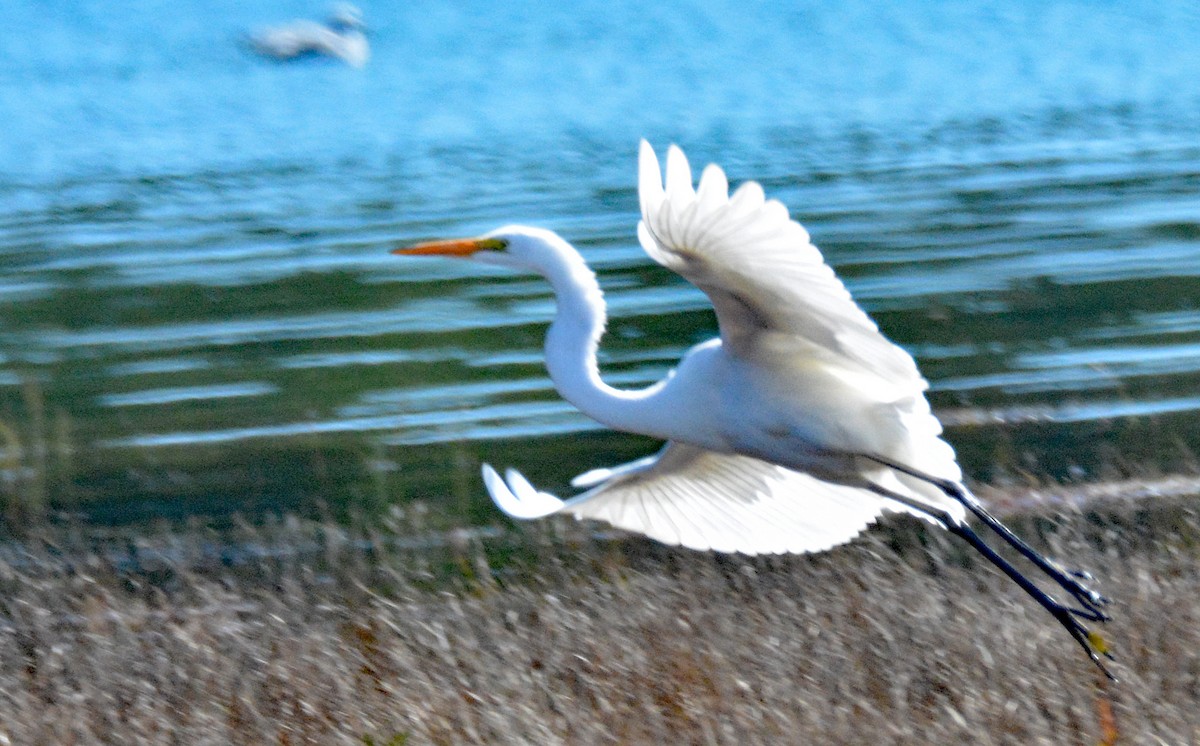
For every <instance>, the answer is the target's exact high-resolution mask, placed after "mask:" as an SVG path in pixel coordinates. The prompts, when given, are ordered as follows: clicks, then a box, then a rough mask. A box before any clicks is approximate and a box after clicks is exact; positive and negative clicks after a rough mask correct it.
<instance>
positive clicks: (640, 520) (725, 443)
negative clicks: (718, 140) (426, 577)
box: [396, 141, 1108, 673]
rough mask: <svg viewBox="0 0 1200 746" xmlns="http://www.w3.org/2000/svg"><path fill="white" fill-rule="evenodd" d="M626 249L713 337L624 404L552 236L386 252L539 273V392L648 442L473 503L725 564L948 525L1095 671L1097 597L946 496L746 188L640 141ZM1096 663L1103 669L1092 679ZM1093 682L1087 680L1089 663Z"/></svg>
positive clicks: (921, 412) (914, 411) (948, 464)
mask: <svg viewBox="0 0 1200 746" xmlns="http://www.w3.org/2000/svg"><path fill="white" fill-rule="evenodd" d="M638 195H639V201H640V206H641V213H642V219H641V221H640V222H639V224H638V238H639V239H640V241H641V244H642V247H643V248H644V249H645V250H646V253H647V254H648V255H649V256H650V257H651V258H652V259H654V260H655V261H656V262H658V263H659V264H662V265H663V266H665V267H667V268H669V269H671V270H674V271H675V272H678V273H679V274H680V275H682V276H683V277H685V278H686V279H687V280H688V281H690V282H691V283H692V284H694V285H695V286H696V287H698V288H700V289H701V290H702V291H704V293H705V294H706V295H707V296H708V298H709V299H710V301H711V302H712V304H713V308H714V309H715V310H716V313H717V323H718V326H719V330H720V335H719V337H718V338H717V339H713V340H710V341H709V342H706V343H703V344H700V345H697V346H696V347H694V348H692V349H691V350H690V351H689V352H688V353H687V354H686V355H685V356H684V358H683V359H682V360H681V361H680V363H679V366H678V368H677V369H676V371H674V373H673V374H671V375H669V376H668V377H667V378H665V379H664V380H662V381H660V382H659V383H657V384H654V385H653V386H650V387H649V388H646V389H642V390H638V391H626V390H620V389H615V388H613V387H611V386H609V385H607V384H606V383H604V381H603V380H602V379H601V377H600V374H599V369H598V366H597V363H596V350H597V346H598V344H599V340H600V337H601V335H602V334H603V331H604V324H605V307H604V301H603V295H602V293H601V291H600V286H599V284H598V283H597V281H596V277H595V274H594V273H593V272H592V271H591V270H590V269H589V268H588V266H587V264H586V263H585V262H584V260H583V258H582V257H581V256H580V254H579V253H578V252H577V251H576V250H575V249H574V248H573V247H572V246H571V245H570V244H568V243H567V242H566V241H565V240H563V239H562V238H561V237H560V236H558V235H557V234H555V233H553V232H551V231H548V230H544V229H539V228H530V227H527V226H506V227H503V228H500V229H498V230H496V231H492V232H491V233H489V234H487V235H485V236H483V237H480V238H475V239H459V240H452V241H435V242H430V243H425V244H419V245H416V246H411V247H407V248H404V249H398V250H396V253H400V254H407V255H444V256H458V257H467V258H471V259H474V260H478V261H484V262H489V263H492V264H499V265H503V266H507V267H511V268H514V269H519V270H525V271H533V272H536V273H538V274H540V275H542V276H543V277H545V278H546V279H547V280H548V281H549V282H550V284H551V286H552V287H553V289H554V292H555V295H556V298H557V301H558V307H557V311H556V314H555V319H554V321H553V322H552V323H551V325H550V328H549V330H548V332H547V335H546V367H547V370H548V371H549V373H550V376H551V379H552V380H553V381H554V383H555V386H556V387H557V388H558V390H559V392H560V393H561V394H562V395H563V396H564V397H565V398H566V399H568V400H569V401H571V402H572V403H573V404H575V405H576V406H577V407H579V408H580V409H581V410H582V411H583V412H585V413H586V414H588V415H589V416H591V417H593V418H594V419H596V420H598V421H600V422H601V423H604V424H606V425H608V426H610V427H613V428H615V429H619V430H626V431H629V432H636V433H642V434H645V435H650V436H653V437H657V438H660V439H662V440H665V441H667V443H666V445H665V447H664V448H663V449H662V450H661V451H660V452H659V453H658V454H656V455H655V456H650V457H646V458H643V459H639V460H638V461H635V462H632V463H630V464H625V465H623V466H619V467H615V468H612V469H597V470H593V471H591V472H587V473H585V474H583V475H581V476H580V477H578V478H576V480H575V482H574V484H575V486H576V487H581V488H585V491H584V492H582V493H580V494H578V495H576V496H574V497H572V498H569V499H567V500H561V499H559V498H558V497H556V496H554V495H551V494H548V493H546V492H542V491H539V490H537V489H536V488H535V487H533V486H532V485H531V484H530V483H529V482H528V480H526V479H525V478H524V477H523V476H522V475H521V474H520V473H518V472H516V471H514V470H508V471H507V472H506V473H505V475H504V476H503V477H501V475H500V474H498V473H497V472H496V471H495V470H494V469H492V468H491V467H490V466H484V468H483V477H484V482H485V484H486V486H487V489H488V491H489V493H490V494H491V496H492V499H493V500H494V501H495V502H496V504H497V506H499V507H500V509H501V510H503V511H504V512H505V513H507V514H508V515H510V516H512V517H514V518H521V519H532V518H538V517H542V516H546V515H549V514H552V513H559V512H565V513H569V514H572V515H574V516H575V517H577V518H591V519H597V520H602V521H605V522H607V523H610V524H612V525H614V526H618V527H620V528H623V529H627V530H630V531H636V532H638V533H642V534H645V535H647V536H650V537H652V538H654V539H657V540H659V541H662V542H665V543H668V544H679V545H683V546H686V547H690V548H693V549H702V550H715V551H721V552H742V553H745V554H763V553H784V552H815V551H822V550H825V549H829V548H830V547H833V546H836V545H838V544H841V543H844V542H846V541H849V540H850V539H852V538H854V537H855V536H856V535H858V533H860V532H861V531H862V530H863V528H865V527H866V526H867V525H869V524H870V523H871V522H872V521H874V520H876V519H877V518H878V517H879V516H880V515H881V514H882V513H884V512H906V513H910V514H912V515H915V516H917V517H919V518H922V519H924V520H927V521H930V522H932V523H934V524H936V525H939V526H942V527H944V528H946V529H947V530H950V531H952V532H953V533H955V534H956V535H958V536H961V537H962V538H964V539H965V540H967V541H968V542H970V543H971V545H972V546H973V547H975V548H976V549H977V550H978V551H980V552H981V553H982V554H983V555H984V556H985V557H986V558H987V559H988V560H989V561H991V562H992V563H993V564H995V565H996V566H997V567H998V568H999V569H1000V570H1001V571H1003V572H1004V573H1005V574H1007V575H1008V576H1009V577H1011V578H1012V579H1013V580H1014V581H1016V582H1017V583H1018V585H1020V586H1021V587H1022V589H1024V590H1025V591H1026V592H1027V593H1029V594H1030V595H1031V596H1032V597H1033V598H1034V599H1035V600H1036V601H1037V602H1038V603H1039V604H1041V605H1042V606H1043V607H1044V608H1045V609H1046V610H1047V611H1049V612H1050V613H1051V614H1052V615H1054V617H1055V618H1056V619H1057V620H1058V621H1059V622H1060V623H1061V624H1062V625H1063V626H1064V627H1065V628H1066V629H1067V630H1068V631H1069V632H1070V633H1071V635H1072V637H1074V639H1075V640H1076V641H1077V642H1078V643H1079V644H1080V645H1081V646H1082V647H1083V648H1084V650H1086V651H1087V653H1088V655H1089V656H1090V657H1091V658H1092V660H1094V661H1096V662H1097V663H1098V664H1100V660H1099V657H1098V654H1099V653H1104V652H1105V646H1104V644H1103V641H1102V640H1101V639H1100V638H1099V636H1098V635H1096V633H1094V632H1092V631H1090V630H1089V629H1088V628H1087V627H1086V626H1085V625H1084V624H1083V622H1082V621H1080V620H1081V619H1083V620H1091V621H1105V620H1107V619H1108V617H1107V615H1106V614H1104V612H1103V611H1102V610H1101V608H1100V607H1101V606H1102V605H1103V604H1104V603H1105V602H1106V599H1104V598H1103V597H1102V596H1100V595H1099V594H1097V593H1096V592H1095V591H1092V590H1091V589H1089V588H1088V587H1087V586H1085V585H1084V584H1083V582H1082V580H1083V579H1084V576H1083V575H1082V574H1077V573H1068V572H1065V571H1063V570H1062V569H1061V568H1059V567H1058V566H1057V565H1056V564H1055V563H1053V562H1051V561H1050V560H1048V559H1046V558H1044V557H1042V556H1041V555H1040V554H1038V553H1037V552H1036V551H1034V550H1033V549H1032V548H1030V547H1029V546H1028V545H1027V544H1025V543H1024V542H1023V541H1021V540H1020V538H1018V537H1017V536H1016V535H1015V534H1013V533H1012V532H1011V531H1009V530H1008V529H1007V528H1006V527H1004V526H1003V524H1001V523H1000V522H999V521H997V520H996V519H995V518H994V517H992V516H991V515H990V514H989V513H988V512H987V511H986V510H984V508H983V507H982V506H981V505H980V504H979V502H978V501H977V500H976V499H975V498H974V496H972V495H971V493H970V492H969V491H968V490H967V489H966V487H965V486H963V484H962V474H961V471H960V470H959V467H958V465H957V463H956V461H955V457H954V451H953V449H952V448H951V447H950V446H949V444H947V443H946V442H945V441H944V440H943V439H942V438H941V432H942V428H941V424H940V423H939V422H938V420H937V418H936V417H934V416H933V413H932V412H931V411H930V408H929V403H928V401H927V400H926V398H925V390H926V389H927V388H928V384H927V383H926V381H925V379H924V378H922V377H921V374H920V373H919V372H918V370H917V366H916V363H915V362H914V361H913V359H912V357H911V356H910V355H909V354H908V353H907V352H905V351H904V350H903V349H901V348H900V347H898V346H897V345H895V344H893V343H892V342H891V341H889V340H888V339H887V338H886V337H884V336H883V334H881V333H880V332H879V329H878V327H876V325H875V323H874V322H873V321H871V319H870V317H868V316H867V314H866V313H865V312H864V311H863V310H862V309H861V308H859V306H858V305H857V304H856V303H855V302H854V300H853V299H852V298H851V296H850V293H849V292H848V291H847V290H846V287H845V286H844V285H843V284H842V282H841V281H840V280H839V279H838V278H837V276H836V275H835V274H834V272H833V270H832V269H831V268H830V267H829V265H828V264H826V263H825V260H824V258H823V257H822V255H821V252H820V251H819V250H818V249H817V247H816V246H814V245H813V244H812V242H811V241H810V239H809V235H808V232H807V231H805V229H804V228H803V227H802V226H801V225H800V224H799V223H797V222H796V221H794V220H792V219H791V218H790V217H789V216H788V211H787V208H785V207H784V206H783V205H782V204H781V203H779V202H777V201H775V200H769V199H766V197H765V195H764V193H763V190H762V188H761V187H760V186H759V185H758V184H756V183H754V182H746V183H744V184H742V185H741V186H740V187H739V188H738V189H737V190H736V191H734V193H733V194H732V195H730V194H729V186H728V182H727V180H726V178H725V174H724V173H723V172H722V171H721V169H720V168H718V167H717V166H715V165H710V166H708V167H707V168H705V169H704V172H703V173H702V175H701V177H700V182H699V185H698V186H693V181H692V174H691V169H690V167H689V166H688V162H687V159H686V158H685V157H684V155H683V152H682V151H681V150H679V148H677V147H675V146H672V147H671V148H670V149H669V150H668V152H667V162H666V177H665V181H664V179H663V175H662V172H661V170H660V164H659V162H658V159H657V157H656V156H655V154H654V151H653V149H652V148H651V147H650V146H649V144H648V143H646V142H645V141H643V142H642V144H641V151H640V155H639V168H638ZM968 513H969V514H971V515H973V516H975V517H976V518H977V519H979V520H981V521H983V523H984V524H985V525H986V526H988V527H989V528H990V529H992V530H993V531H995V532H996V533H997V535H999V536H1000V537H1001V538H1003V539H1004V540H1005V541H1007V542H1008V543H1010V544H1011V545H1012V546H1014V547H1015V548H1016V549H1017V550H1018V551H1020V552H1021V553H1022V554H1024V555H1025V556H1026V557H1027V558H1029V559H1030V560H1031V561H1032V562H1033V563H1034V564H1035V565H1036V566H1037V567H1038V568H1039V569H1041V570H1042V571H1043V572H1045V573H1046V574H1047V575H1048V576H1049V577H1050V578H1051V579H1052V580H1054V581H1055V582H1056V583H1058V585H1059V586H1061V587H1062V588H1063V589H1064V590H1065V591H1066V592H1067V593H1069V594H1070V595H1071V597H1072V598H1073V599H1074V600H1075V601H1076V602H1077V603H1078V604H1079V605H1080V607H1081V608H1074V607H1069V606H1066V605H1064V604H1063V603H1061V602H1059V601H1058V600H1057V599H1055V598H1054V597H1053V596H1051V595H1050V594H1048V593H1046V592H1045V591H1042V590H1041V589H1040V588H1039V587H1038V586H1037V585H1035V584H1034V583H1033V582H1032V581H1030V580H1029V579H1028V578H1027V577H1026V576H1024V575H1023V574H1021V573H1020V572H1019V571H1018V570H1017V569H1016V568H1015V567H1014V566H1013V565H1012V564H1010V563H1009V562H1008V561H1007V560H1005V559H1003V558H1002V557H1001V556H1000V555H998V554H996V553H995V552H994V550H992V549H991V547H990V546H988V545H987V544H986V543H985V542H983V540H982V539H981V538H980V537H979V536H978V535H977V534H976V533H975V532H974V531H973V530H972V529H971V528H970V527H969V525H968V524H967V520H966V519H967V515H968ZM1101 668H1104V666H1103V665H1101ZM1105 672H1106V673H1107V669H1105Z"/></svg>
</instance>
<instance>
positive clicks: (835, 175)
mask: <svg viewBox="0 0 1200 746" xmlns="http://www.w3.org/2000/svg"><path fill="white" fill-rule="evenodd" d="M361 6H362V8H363V15H364V17H365V19H366V22H367V24H368V26H369V35H370V40H371V44H372V57H371V61H370V63H369V64H368V65H367V66H365V67H364V68H362V69H354V68H351V67H349V66H345V65H341V64H338V63H336V62H333V61H319V60H317V61H306V62H303V63H297V64H278V63H274V62H270V61H267V60H264V59H260V58H258V57H255V56H254V55H252V54H251V53H250V52H249V51H248V50H247V49H246V48H245V46H244V45H243V44H242V43H241V41H240V40H241V38H242V36H243V35H244V34H245V33H246V32H248V31H250V30H252V29H254V28H257V27H260V26H263V25H268V24H274V23H278V22H280V21H285V20H287V19H290V18H293V17H309V18H320V17H321V16H322V14H324V13H325V11H326V8H325V7H324V6H322V5H320V4H315V3H300V2H281V3H270V4H267V3H259V4H255V3H234V2H224V3H193V2H179V3H155V2H142V3H136V4H133V5H124V6H122V7H121V8H120V9H117V8H114V7H112V6H111V4H108V3H100V2H76V3H58V4H54V5H52V6H49V5H47V4H45V3H34V2H18V3H11V4H9V6H6V10H7V17H6V26H7V27H8V28H9V29H10V30H13V31H12V32H10V35H9V37H8V38H6V40H5V43H4V44H3V45H0V121H3V123H4V125H3V130H2V131H0V436H3V437H2V438H0V440H3V441H4V442H3V443H0V451H2V453H3V456H4V463H3V464H0V471H3V473H4V480H3V481H4V484H5V485H7V486H6V487H5V489H8V490H11V491H12V492H13V493H14V494H23V493H25V492H28V491H30V490H32V491H33V492H35V493H44V495H45V497H46V499H48V500H49V502H50V503H51V504H52V505H59V506H66V507H65V508H64V509H70V510H75V509H77V508H80V506H83V507H82V508H81V509H84V510H85V512H86V511H87V510H92V514H93V515H94V516H99V515H101V514H103V516H105V517H106V519H111V520H121V519H122V516H124V517H126V518H129V519H131V520H132V519H134V518H144V517H153V516H154V515H158V514H171V515H179V514H186V513H188V512H192V511H211V510H218V509H222V510H224V509H233V510H246V511H249V512H255V511H259V510H279V509H282V510H293V509H294V510H302V511H303V510H310V509H315V508H314V506H319V505H323V504H334V505H343V504H346V503H353V502H354V501H366V502H370V501H372V500H374V501H375V502H376V503H378V502H387V501H390V500H402V499H407V498H411V497H414V496H431V497H436V496H438V495H444V494H450V495H454V496H455V497H454V500H453V501H452V502H453V503H454V505H455V506H457V507H456V509H457V510H460V511H466V512H467V513H468V514H470V515H473V516H476V517H478V518H479V519H482V520H486V519H487V516H489V515H490V514H488V513H487V511H486V504H484V503H482V502H479V498H480V496H481V491H480V490H479V486H478V481H477V476H476V471H475V469H476V465H477V462H478V461H479V460H481V459H488V460H495V461H501V462H504V463H514V464H516V465H519V466H522V467H524V468H526V469H527V470H529V471H530V472H532V473H533V475H534V476H536V477H541V478H542V479H544V480H545V481H546V482H547V483H548V484H550V485H551V486H560V487H561V486H562V485H563V484H564V483H565V481H566V479H567V478H568V477H569V476H570V475H571V474H572V473H573V472H575V471H583V470H584V469H587V468H591V467H593V466H597V465H601V464H607V463H612V462H615V461H620V460H622V459H625V458H631V457H634V456H636V455H638V454H639V453H641V452H643V451H645V450H647V449H649V448H651V447H653V444H651V443H649V442H647V441H645V440H643V439H638V438H627V437H624V436H617V435H609V434H604V433H600V432H596V431H595V428H594V426H593V425H591V424H590V423H589V422H588V421H587V420H585V419H584V418H582V416H580V415H578V414H577V413H576V412H574V410H573V409H572V408H571V407H570V406H569V405H567V404H565V403H564V402H562V401H561V400H560V399H559V398H558V397H557V396H556V394H555V393H554V392H553V390H552V388H551V387H550V385H549V382H548V381H547V380H546V379H545V376H544V372H543V371H542V369H541V366H540V349H539V348H540V338H541V334H542V332H543V330H544V324H545V321H546V320H547V319H548V318H549V314H550V312H551V308H552V302H551V300H550V298H549V296H548V293H547V288H546V287H545V286H544V285H543V284H542V283H540V282H539V281H537V280H534V279H530V278H523V277H512V276H508V275H505V274H503V273H497V272H494V271H491V270H484V269H480V268H476V267H464V266H463V265H461V264H454V265H453V266H449V265H447V264H446V263H438V262H422V261H411V262H402V261H401V260H398V259H396V258H394V257H391V256H389V255H388V254H387V249H388V248H390V247H391V246H394V245H396V244H398V243H402V242H405V241H411V240H414V239H419V238H428V237H434V236H445V235H459V234H469V233H473V232H478V231H481V230H486V229H489V228H492V227H495V226H497V225H499V224H502V223H508V222H529V223H535V224H540V225H546V226H549V227H552V228H554V229H556V230H558V231H559V232H561V233H563V234H564V235H565V236H567V237H568V238H570V239H571V240H572V241H574V242H576V243H577V244H578V245H579V246H580V247H581V248H582V249H583V250H584V252H585V254H586V255H587V257H588V259H589V261H591V262H592V263H593V265H594V266H596V267H597V268H598V269H599V270H600V274H601V280H602V282H603V283H604V285H605V288H606V291H607V295H608V299H609V302H610V305H611V310H612V314H613V323H612V329H613V332H614V333H613V334H612V335H611V338H610V339H607V340H606V341H605V349H604V354H605V360H604V362H605V366H606V370H607V371H608V373H609V375H608V377H609V378H610V379H611V380H612V381H613V382H614V383H620V384H624V385H640V384H643V383H645V382H647V381H650V380H653V379H654V378H656V377H658V376H660V375H662V374H663V373H664V372H665V371H666V370H668V369H669V368H670V366H671V364H672V363H673V362H674V360H675V359H677V358H678V356H679V354H680V353H681V352H682V351H683V350H684V349H685V348H686V347H687V346H688V345H690V344H692V343H695V342H697V341H699V340H701V339H704V338H705V337H706V336H708V335H711V334H712V333H713V330H714V325H713V322H712V318H711V315H710V314H709V312H708V311H707V308H706V304H705V302H704V299H703V296H701V295H700V294H699V293H698V292H697V291H695V290H694V289H691V288H690V287H687V286H686V285H685V284H683V283H682V282H680V281H678V279H677V278H674V277H673V276H671V275H670V274H669V273H666V272H664V271H661V270H658V269H656V268H654V267H651V266H649V265H648V262H647V260H646V259H645V257H644V256H643V255H642V254H641V252H640V249H638V247H637V246H636V240H635V238H634V224H635V221H636V194H635V192H634V166H635V153H636V145H637V142H638V140H639V139H640V138H642V137H646V138H648V139H650V140H651V142H652V143H654V144H655V145H656V146H658V147H659V149H660V151H661V149H663V148H665V146H666V144H667V143H669V142H677V143H679V144H680V145H682V146H683V147H684V148H685V150H686V151H687V152H688V154H689V155H690V156H691V158H692V160H693V162H694V163H696V164H697V165H699V164H703V163H705V162H708V161H716V162H718V163H720V164H722V165H723V166H724V167H725V168H726V170H727V171H728V172H729V174H730V177H731V179H732V180H733V181H734V182H737V181H741V180H744V179H748V178H754V179H757V180H759V181H761V182H762V183H763V184H764V186H765V187H766V188H767V190H768V192H769V193H770V194H771V196H774V197H777V198H779V199H781V200H783V201H784V202H785V203H786V204H787V205H788V206H789V208H790V209H791V211H792V213H793V215H795V216H796V217H797V218H798V219H800V220H801V221H803V222H804V223H805V224H806V226H807V227H808V228H809V230H810V232H811V233H812V235H813V236H814V239H815V240H816V241H817V243H818V244H819V245H820V246H821V247H822V248H823V250H824V251H825V253H826V255H827V257H828V258H829V260H830V262H831V263H832V264H834V265H835V267H836V268H837V269H838V271H839V273H840V274H842V276H843V277H845V278H846V280H847V284H848V285H849V286H850V288H851V290H852V291H853V292H854V293H855V295H856V297H857V298H858V299H859V300H860V301H861V302H862V303H863V304H864V305H865V306H866V307H867V308H868V310H869V311H870V312H871V313H872V314H873V315H874V316H875V317H876V318H877V319H878V320H879V322H880V324H881V326H882V327H883V328H884V329H885V331H887V332H888V333H889V334H890V335H891V336H893V337H894V338H895V339H897V341H899V342H900V343H901V344H904V345H905V346H906V347H907V348H908V349H910V350H911V351H913V353H914V354H915V355H916V357H917V358H918V361H919V363H920V365H921V366H922V370H923V371H925V373H926V375H927V376H928V377H929V378H930V380H931V382H932V384H933V389H932V395H931V397H932V400H933V403H934V406H935V409H937V410H938V412H939V414H941V415H942V416H943V418H944V419H945V421H946V422H947V424H948V425H949V426H950V430H949V437H950V439H951V440H952V441H953V442H954V444H955V446H956V447H957V448H958V449H959V452H960V455H961V457H962V460H963V461H964V465H965V466H966V469H967V472H968V473H969V474H971V475H972V476H975V477H977V478H981V479H990V480H1000V479H1008V478H1014V477H1013V475H1014V474H1015V475H1021V474H1025V473H1031V474H1034V475H1036V476H1047V475H1048V476H1049V477H1050V478H1066V477H1071V478H1075V477H1079V476H1080V475H1082V476H1083V477H1084V478H1105V477H1107V476H1112V475H1113V474H1114V473H1125V472H1136V471H1137V470H1138V468H1141V466H1142V465H1145V468H1150V469H1163V468H1165V469H1172V468H1178V467H1179V466H1180V464H1181V463H1182V464H1185V465H1186V463H1190V461H1188V459H1190V458H1191V456H1190V454H1191V453H1192V452H1194V451H1195V449H1197V448H1200V427H1197V426H1196V424H1197V423H1196V418H1195V413H1196V411H1197V410H1200V401H1198V400H1197V399H1196V398H1195V396H1194V394H1193V392H1194V391H1195V390H1196V385H1197V384H1200V354H1197V349H1200V303H1197V301H1196V299H1197V298H1200V143H1198V142H1197V139H1196V132H1197V124H1198V123H1200V86H1197V85H1196V83H1195V81H1196V80H1200V10H1197V9H1196V8H1195V6H1193V5H1191V4H1187V3H1148V2H1143V3H1111V4H1101V3H1065V2H1061V3H1033V2H1008V3H958V4H949V3H945V4H943V3H924V4H904V5H901V4H896V5H894V6H889V7H881V4H876V3H865V2H847V3H833V2H828V3H818V4H813V5H812V6H810V7H803V8H794V7H790V6H785V5H779V4H757V5H749V6H748V5H746V4H743V3H732V2H717V1H715V0H712V1H709V2H691V3H673V4H662V5H661V6H655V7H645V6H646V4H644V3H631V2H605V3H587V2H584V3H574V4H570V5H566V4H564V5H561V6H560V5H551V4H539V3H522V2H510V3H503V4H498V3H483V2H461V3H453V4H424V3H362V4H361ZM1164 444H1165V445H1164ZM1168 451H1169V452H1170V453H1171V454H1183V456H1180V457H1179V458H1176V457H1175V456H1171V457H1170V458H1165V459H1164V458H1163V457H1162V454H1163V453H1166V452H1168ZM1180 459H1182V461H1181V460H1180ZM96 506H107V507H105V508H104V509H103V510H101V509H100V508H98V507H96ZM114 506H115V507H114ZM464 506H471V507H464Z"/></svg>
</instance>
